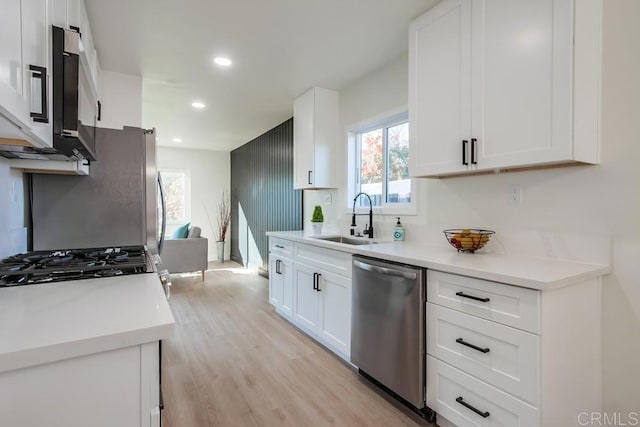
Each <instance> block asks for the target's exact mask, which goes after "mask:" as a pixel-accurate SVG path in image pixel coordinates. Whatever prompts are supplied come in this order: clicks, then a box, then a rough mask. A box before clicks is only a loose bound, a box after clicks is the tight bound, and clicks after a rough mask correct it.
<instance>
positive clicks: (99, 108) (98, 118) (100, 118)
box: [96, 101, 102, 121]
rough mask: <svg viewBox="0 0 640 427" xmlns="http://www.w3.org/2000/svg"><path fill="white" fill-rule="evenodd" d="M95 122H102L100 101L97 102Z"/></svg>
mask: <svg viewBox="0 0 640 427" xmlns="http://www.w3.org/2000/svg"><path fill="white" fill-rule="evenodd" d="M96 120H97V121H100V120H102V102H100V101H98V117H96Z"/></svg>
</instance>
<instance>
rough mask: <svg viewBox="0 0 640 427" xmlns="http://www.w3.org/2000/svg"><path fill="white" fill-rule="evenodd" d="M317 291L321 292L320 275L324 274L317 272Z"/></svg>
mask: <svg viewBox="0 0 640 427" xmlns="http://www.w3.org/2000/svg"><path fill="white" fill-rule="evenodd" d="M316 274H317V276H316V291H318V292H320V291H321V290H322V289H320V276H322V274H320V273H316Z"/></svg>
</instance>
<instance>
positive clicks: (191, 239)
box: [160, 226, 209, 281]
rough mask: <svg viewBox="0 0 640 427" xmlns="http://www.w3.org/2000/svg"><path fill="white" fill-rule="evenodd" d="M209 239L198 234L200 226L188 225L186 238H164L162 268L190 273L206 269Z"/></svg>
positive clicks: (172, 271)
mask: <svg viewBox="0 0 640 427" xmlns="http://www.w3.org/2000/svg"><path fill="white" fill-rule="evenodd" d="M208 250H209V241H208V239H207V238H206V237H202V236H200V227H197V226H191V227H189V235H188V236H187V238H186V239H166V240H165V241H164V246H163V247H162V254H161V255H160V258H161V259H162V268H163V269H165V270H168V271H169V273H190V272H192V271H201V272H202V280H203V281H204V272H205V271H206V270H207V263H208Z"/></svg>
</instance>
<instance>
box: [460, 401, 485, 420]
mask: <svg viewBox="0 0 640 427" xmlns="http://www.w3.org/2000/svg"><path fill="white" fill-rule="evenodd" d="M456 402H458V403H459V404H461V405H462V406H464V407H465V408H467V409H471V410H472V411H473V412H475V413H476V414H478V415H480V416H481V417H482V418H487V417H488V416H489V415H491V414H489V412H487V411H484V412H483V411H481V410H479V409H476V408H474V407H473V406H471V405H469V404H468V403H467V402H465V401H464V399H463V398H462V396H459V397H458V398H457V399H456Z"/></svg>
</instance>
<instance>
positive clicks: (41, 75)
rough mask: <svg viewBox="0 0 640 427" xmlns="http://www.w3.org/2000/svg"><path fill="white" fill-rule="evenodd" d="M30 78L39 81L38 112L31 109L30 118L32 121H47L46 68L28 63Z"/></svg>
mask: <svg viewBox="0 0 640 427" xmlns="http://www.w3.org/2000/svg"><path fill="white" fill-rule="evenodd" d="M29 71H30V72H31V78H33V79H36V80H39V81H40V112H39V113H38V112H33V111H31V118H32V119H33V121H34V122H38V123H49V103H48V101H47V100H48V96H49V93H48V92H47V69H46V68H45V67H39V66H37V65H29Z"/></svg>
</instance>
